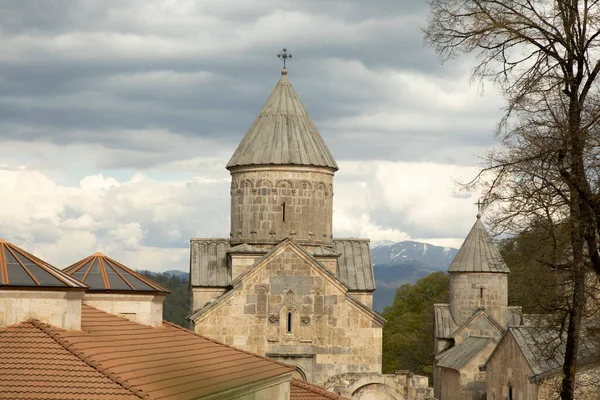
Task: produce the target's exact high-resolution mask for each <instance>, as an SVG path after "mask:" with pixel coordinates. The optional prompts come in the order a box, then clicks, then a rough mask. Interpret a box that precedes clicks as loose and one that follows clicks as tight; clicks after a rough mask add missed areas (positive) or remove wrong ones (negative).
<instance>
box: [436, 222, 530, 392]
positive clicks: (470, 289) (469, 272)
mask: <svg viewBox="0 0 600 400" xmlns="http://www.w3.org/2000/svg"><path fill="white" fill-rule="evenodd" d="M448 273H449V274H450V304H435V305H434V313H435V328H434V355H435V361H434V371H433V372H434V374H433V381H434V392H435V397H436V398H438V399H440V400H448V399H453V400H454V399H465V400H466V399H468V400H480V399H485V398H486V377H485V372H484V371H480V369H479V366H480V365H483V364H485V362H486V361H487V359H488V358H489V356H490V355H491V354H492V352H493V351H494V349H495V348H496V345H497V344H498V342H499V341H500V339H501V338H502V336H503V335H504V333H505V331H506V329H507V327H508V325H509V324H510V325H519V324H520V323H521V321H520V320H521V309H520V307H509V306H508V273H509V269H508V267H507V266H506V263H505V262H504V260H503V259H502V256H501V255H500V252H499V251H498V249H497V248H496V246H495V245H494V243H493V242H492V240H491V238H490V236H489V235H488V233H487V231H486V229H485V227H484V226H483V223H482V222H481V215H479V214H478V215H477V220H476V221H475V224H474V225H473V228H472V229H471V231H470V232H469V234H468V235H467V237H466V239H465V241H464V243H463V244H462V246H461V247H460V249H459V251H458V253H457V254H456V257H455V258H454V260H453V261H452V263H451V264H450V267H449V268H448Z"/></svg>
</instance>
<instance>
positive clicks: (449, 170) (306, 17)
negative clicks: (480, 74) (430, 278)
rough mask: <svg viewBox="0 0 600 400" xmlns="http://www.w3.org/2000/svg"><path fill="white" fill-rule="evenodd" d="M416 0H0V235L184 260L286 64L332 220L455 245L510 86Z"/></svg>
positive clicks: (153, 265)
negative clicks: (445, 35)
mask: <svg viewBox="0 0 600 400" xmlns="http://www.w3.org/2000/svg"><path fill="white" fill-rule="evenodd" d="M427 13H428V8H427V5H426V3H425V1H415V0H387V1H373V0H371V1H368V2H367V1H358V0H354V1H333V0H330V1H327V2H323V1H285V0H279V1H263V0H237V1H192V0H164V1H163V0H150V1H149V0H139V1H138V0H128V1H109V0H98V1H92V0H90V1H75V0H64V1H59V0H54V1H51V0H45V1H42V0H39V1H35V0H30V1H2V2H0V35H1V37H0V237H3V238H4V239H7V240H9V241H11V242H13V243H15V244H17V245H19V246H22V247H24V248H25V249H27V250H29V251H30V252H33V253H34V254H36V255H38V256H39V257H41V258H43V259H45V260H47V261H49V262H50V263H52V264H54V265H56V266H58V267H64V266H67V265H69V264H71V263H73V262H75V261H77V260H79V259H80V258H83V257H85V256H87V255H89V254H91V253H93V252H95V251H98V250H99V251H103V252H105V253H107V254H108V255H110V256H112V257H113V258H116V259H117V260H119V261H121V262H123V263H125V264H126V265H129V266H130V267H133V268H138V269H150V270H155V271H164V270H168V269H173V268H176V269H181V270H186V269H187V268H188V262H189V239H190V238H191V237H228V236H229V173H228V171H227V170H226V169H225V168H224V166H225V164H226V162H227V161H228V159H229V157H230V156H231V154H232V153H233V151H234V150H235V147H236V146H237V144H238V143H239V141H240V140H241V138H242V137H243V135H244V133H245V132H246V130H247V128H248V127H249V126H250V124H251V123H252V120H253V119H254V117H255V116H256V114H257V113H258V111H259V110H260V108H261V106H262V104H263V103H264V101H265V100H266V98H267V97H268V95H269V93H270V92H271V90H272V89H273V87H274V85H275V83H276V82H277V80H278V79H279V76H280V70H281V63H280V61H279V60H278V59H277V57H276V54H277V53H278V52H279V51H280V50H281V48H282V47H287V48H288V50H289V51H290V52H291V53H292V54H293V59H292V61H291V63H290V64H289V71H290V72H289V77H290V79H291V81H292V83H293V84H294V87H295V89H296V91H297V92H298V94H299V96H300V98H301V100H302V102H303V103H304V105H305V107H306V108H307V110H308V112H309V114H310V115H311V117H312V118H313V120H314V122H315V123H316V125H317V127H318V128H319V130H320V132H321V134H322V136H323V137H324V139H325V141H326V142H327V144H328V146H329V148H330V150H331V152H332V153H333V155H334V156H335V158H336V160H337V162H338V164H339V165H340V170H339V171H338V173H337V174H336V177H335V191H336V194H335V197H334V199H335V200H334V201H335V202H334V206H335V212H334V235H335V236H338V237H343V236H345V237H350V236H352V237H369V238H371V240H372V241H378V240H383V239H387V240H395V241H397V240H405V239H415V240H421V241H426V242H429V243H432V244H439V245H444V246H459V245H460V243H461V242H462V240H463V238H464V236H465V235H466V233H467V232H468V230H469V228H470V227H471V225H472V224H473V222H474V217H475V213H476V208H475V206H474V205H473V203H474V202H475V201H476V200H477V197H478V196H479V194H478V193H461V192H457V190H456V185H455V182H456V181H457V180H459V181H460V180H462V181H465V180H469V179H470V178H472V177H473V176H474V175H475V173H476V171H477V166H478V164H479V163H480V157H482V156H483V155H484V154H485V152H486V151H487V150H489V149H490V148H491V147H492V146H493V145H494V139H493V130H494V127H495V124H496V123H497V121H498V120H499V118H500V115H501V107H502V101H501V98H500V96H499V95H498V94H497V93H496V91H495V90H494V87H493V86H491V85H486V86H485V87H484V88H483V90H482V88H481V87H479V86H478V85H477V84H475V83H471V82H470V80H469V73H470V68H471V67H472V65H473V64H472V63H473V61H472V59H468V58H462V59H459V60H454V61H451V62H446V63H441V62H440V60H439V59H438V58H437V56H436V55H435V53H434V52H433V51H432V50H431V49H430V48H428V47H426V46H425V45H424V42H423V34H422V31H421V28H423V27H424V26H425V24H426V21H427Z"/></svg>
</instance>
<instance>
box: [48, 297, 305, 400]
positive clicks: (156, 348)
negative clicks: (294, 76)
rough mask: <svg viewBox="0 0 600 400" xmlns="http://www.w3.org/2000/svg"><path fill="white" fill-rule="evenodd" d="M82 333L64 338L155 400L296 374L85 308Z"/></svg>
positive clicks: (178, 331)
mask: <svg viewBox="0 0 600 400" xmlns="http://www.w3.org/2000/svg"><path fill="white" fill-rule="evenodd" d="M81 328H82V330H81V331H59V334H60V336H62V337H63V338H64V339H65V340H66V341H67V342H68V343H70V344H71V345H72V346H73V347H74V348H75V349H77V350H78V351H81V353H82V354H83V355H84V356H86V357H89V358H90V359H92V360H94V361H95V362H97V363H99V364H100V365H102V367H103V368H105V369H106V371H108V372H110V373H111V374H114V375H115V376H117V377H119V378H120V379H122V380H123V381H126V382H127V383H128V384H131V385H134V386H135V387H136V388H139V389H140V390H141V391H142V392H143V393H144V394H147V395H149V397H150V398H152V399H178V400H179V399H181V400H184V399H196V398H199V397H202V396H207V395H209V394H213V393H218V392H220V391H223V390H225V389H230V388H233V387H238V386H242V385H245V384H250V383H254V382H258V381H261V380H264V379H267V378H272V377H276V376H279V375H282V374H288V373H289V374H291V373H292V372H293V371H294V368H293V367H290V366H289V365H286V364H282V363H278V362H275V361H272V360H269V359H267V358H264V357H259V356H256V355H253V354H250V353H246V352H243V351H240V350H237V349H234V348H232V347H229V346H226V345H224V344H221V343H217V342H215V341H212V340H210V339H207V338H205V337H203V336H200V335H197V334H195V333H194V332H191V331H188V330H187V329H183V328H181V327H179V326H177V325H174V324H170V323H164V324H163V326H162V327H158V328H152V327H150V326H146V325H141V324H137V323H134V322H131V321H129V320H127V319H125V318H121V317H118V316H116V315H112V314H108V313H105V312H103V311H100V310H97V309H95V308H92V307H89V306H86V305H83V306H82V316H81Z"/></svg>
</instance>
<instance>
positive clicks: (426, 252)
mask: <svg viewBox="0 0 600 400" xmlns="http://www.w3.org/2000/svg"><path fill="white" fill-rule="evenodd" d="M457 252H458V250H457V249H453V248H450V247H440V246H434V245H432V244H427V243H420V242H412V241H409V240H406V241H403V242H397V243H394V242H392V243H387V244H380V245H377V246H376V247H373V248H372V249H371V256H372V258H373V264H375V265H399V264H404V263H407V262H409V261H418V262H419V263H423V264H425V265H427V266H429V267H431V268H433V269H435V270H438V271H445V270H446V269H448V266H450V263H451V262H452V260H453V259H454V256H456V253H457Z"/></svg>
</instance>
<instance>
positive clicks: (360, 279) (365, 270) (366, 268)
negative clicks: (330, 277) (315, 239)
mask: <svg viewBox="0 0 600 400" xmlns="http://www.w3.org/2000/svg"><path fill="white" fill-rule="evenodd" d="M369 242H370V241H369V239H334V240H333V247H334V249H335V250H336V251H337V252H339V253H341V255H340V257H339V258H338V271H337V275H338V278H339V279H340V280H341V281H342V282H344V283H345V284H346V285H347V286H348V287H349V288H350V290H375V277H374V276H373V263H372V262H371V249H370V248H369Z"/></svg>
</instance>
